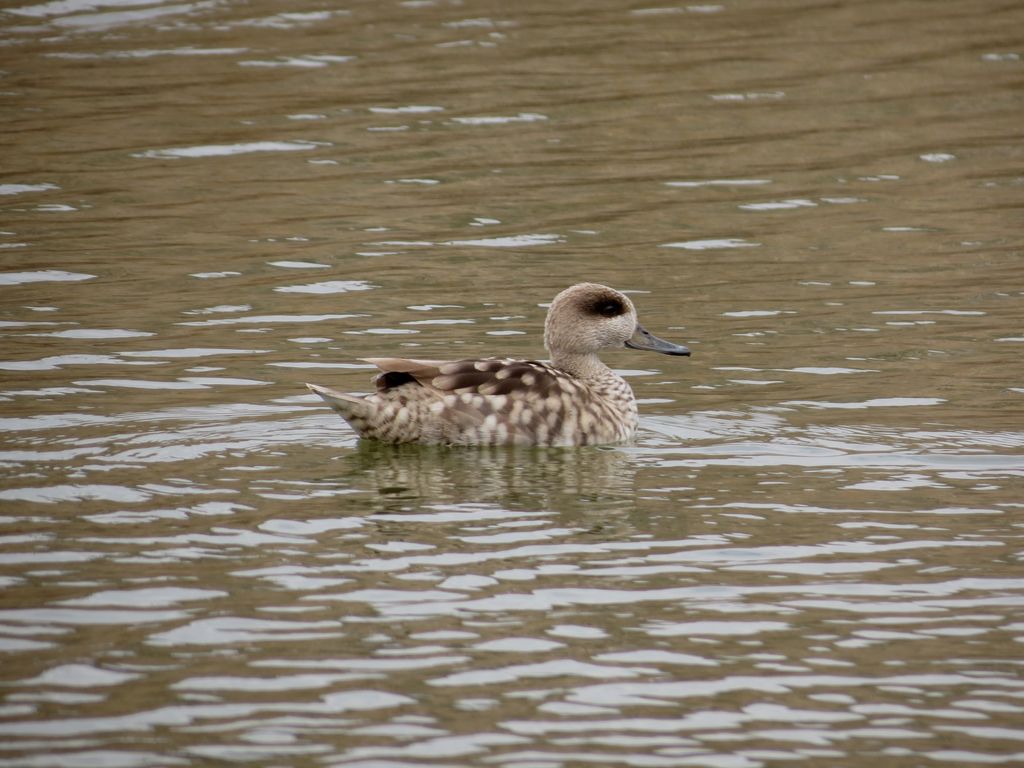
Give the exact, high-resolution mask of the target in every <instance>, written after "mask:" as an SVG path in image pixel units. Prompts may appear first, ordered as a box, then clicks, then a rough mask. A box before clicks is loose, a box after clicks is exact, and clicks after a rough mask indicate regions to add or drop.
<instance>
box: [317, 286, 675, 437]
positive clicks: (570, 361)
mask: <svg viewBox="0 0 1024 768" xmlns="http://www.w3.org/2000/svg"><path fill="white" fill-rule="evenodd" d="M544 347H545V349H546V350H547V352H548V354H549V355H550V359H549V360H548V361H547V362H542V361H538V360H520V359H513V358H497V357H488V358H479V359H477V358H468V359H462V360H420V359H411V358H404V357H368V358H362V360H363V361H364V362H367V363H370V364H372V365H374V366H376V367H377V368H378V369H379V372H378V373H377V374H376V376H375V377H374V379H373V383H374V386H375V388H376V391H374V392H372V393H370V394H368V395H354V394H346V393H343V392H339V391H337V390H335V389H332V388H330V387H325V386H321V385H318V384H307V385H306V386H307V387H309V389H310V390H311V391H313V392H315V393H316V394H317V395H319V396H320V397H321V398H323V399H324V401H326V403H327V404H328V405H330V406H331V408H333V409H334V410H335V411H336V412H337V413H338V414H340V416H341V417H342V418H343V419H344V420H345V421H346V422H348V424H349V425H350V426H351V427H352V429H354V430H355V431H356V433H357V434H358V435H359V436H360V437H361V438H364V439H370V440H377V441H381V442H384V443H421V444H425V445H449V446H474V445H477V446H481V445H486V446H497V445H518V446H566V447H568V446H582V445H605V444H612V443H621V442H624V441H627V440H629V439H631V438H632V437H633V436H634V435H635V434H636V430H637V426H638V421H639V419H638V410H637V404H636V397H635V396H634V395H633V390H632V389H631V388H630V386H629V384H628V383H627V382H626V380H625V379H623V378H622V377H621V376H619V375H618V374H617V373H615V372H614V371H613V370H612V369H611V368H609V367H608V366H607V365H605V364H604V363H603V362H602V361H601V359H600V358H599V357H598V354H599V353H600V352H602V351H604V350H610V349H622V348H628V349H633V350H646V351H650V352H658V353H660V354H664V355H676V356H689V355H690V350H689V349H688V348H687V347H685V346H683V345H681V344H674V343H672V342H669V341H665V340H664V339H661V338H659V337H657V336H655V335H654V334H652V333H651V332H650V331H648V330H647V329H645V328H644V327H643V326H642V325H640V323H639V321H638V320H637V312H636V307H635V306H634V305H633V302H632V301H631V300H630V299H629V297H628V296H626V294H624V293H622V292H621V291H617V290H615V289H614V288H610V287H608V286H607V285H601V284H599V283H577V284H576V285H572V286H570V287H569V288H566V289H565V290H563V291H562V292H560V293H559V294H558V295H557V296H555V298H554V300H553V301H552V302H551V305H550V307H549V308H548V312H547V317H546V318H545V320H544Z"/></svg>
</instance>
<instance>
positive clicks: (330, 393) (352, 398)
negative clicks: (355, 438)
mask: <svg viewBox="0 0 1024 768" xmlns="http://www.w3.org/2000/svg"><path fill="white" fill-rule="evenodd" d="M306 386H307V387H309V389H310V391H311V392H315V393H316V394H318V395H320V397H322V398H323V399H324V402H326V403H327V404H328V405H329V406H331V408H333V409H334V410H335V411H337V412H338V415H340V416H341V418H343V419H344V420H345V421H347V422H348V423H349V424H351V425H352V428H353V429H354V430H355V431H356V432H358V433H359V434H362V433H363V432H364V431H365V430H366V427H367V425H368V423H369V422H370V417H371V415H372V414H373V412H374V408H373V405H372V404H371V403H368V402H367V401H366V398H363V397H359V396H358V395H346V394H345V393H344V392H339V391H338V390H336V389H331V388H330V387H322V386H320V385H319V384H307V385H306Z"/></svg>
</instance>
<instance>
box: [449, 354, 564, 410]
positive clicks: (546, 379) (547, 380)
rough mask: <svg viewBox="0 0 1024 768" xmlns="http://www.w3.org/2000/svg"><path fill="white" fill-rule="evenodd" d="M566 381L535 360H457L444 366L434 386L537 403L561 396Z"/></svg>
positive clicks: (452, 390)
mask: <svg viewBox="0 0 1024 768" xmlns="http://www.w3.org/2000/svg"><path fill="white" fill-rule="evenodd" d="M563 378H565V377H564V375H562V374H559V373H558V372H557V371H555V370H554V369H552V368H549V367H548V366H546V365H544V364H543V363H538V362H535V361H533V360H512V359H497V358H495V359H486V360H456V361H454V362H451V363H445V364H444V365H442V366H440V368H439V369H438V375H437V376H435V377H434V378H433V379H432V380H431V382H430V385H431V386H432V387H434V388H435V389H437V390H440V391H441V392H445V393H452V394H458V395H461V394H473V395H483V396H485V397H491V396H498V395H504V396H508V397H510V398H511V399H520V398H522V399H524V400H533V401H536V400H541V399H543V398H546V397H547V396H548V395H552V394H557V393H559V392H561V386H560V380H561V379H563Z"/></svg>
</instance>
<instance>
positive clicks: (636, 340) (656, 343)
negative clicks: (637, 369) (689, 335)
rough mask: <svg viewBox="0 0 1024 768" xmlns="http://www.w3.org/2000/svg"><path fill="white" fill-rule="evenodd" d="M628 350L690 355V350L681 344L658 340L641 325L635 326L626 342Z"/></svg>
mask: <svg viewBox="0 0 1024 768" xmlns="http://www.w3.org/2000/svg"><path fill="white" fill-rule="evenodd" d="M626 346H627V347H629V348H630V349H646V350H649V351H651V352H661V354H663V355H685V356H687V357H688V356H689V355H690V350H689V349H687V348H686V347H684V346H683V345H682V344H673V343H672V342H671V341H665V340H664V339H659V338H658V337H657V336H655V335H654V334H653V333H651V332H650V331H648V330H647V329H646V328H644V327H643V326H642V325H639V324H638V325H637V327H636V330H635V331H633V335H632V336H631V337H630V338H629V339H628V340H627V341H626Z"/></svg>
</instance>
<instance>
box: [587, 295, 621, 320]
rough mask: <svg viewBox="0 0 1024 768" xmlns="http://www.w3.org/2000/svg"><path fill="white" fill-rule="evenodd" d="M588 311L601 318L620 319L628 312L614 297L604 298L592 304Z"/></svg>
mask: <svg viewBox="0 0 1024 768" xmlns="http://www.w3.org/2000/svg"><path fill="white" fill-rule="evenodd" d="M588 309H589V310H590V312H592V313H593V314H595V315H601V317H618V316H619V315H622V314H625V312H626V307H625V306H623V304H622V302H621V301H620V300H619V299H617V298H615V297H614V296H602V297H601V298H599V299H597V300H596V301H594V302H592V303H591V305H590V306H589V307H588Z"/></svg>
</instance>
